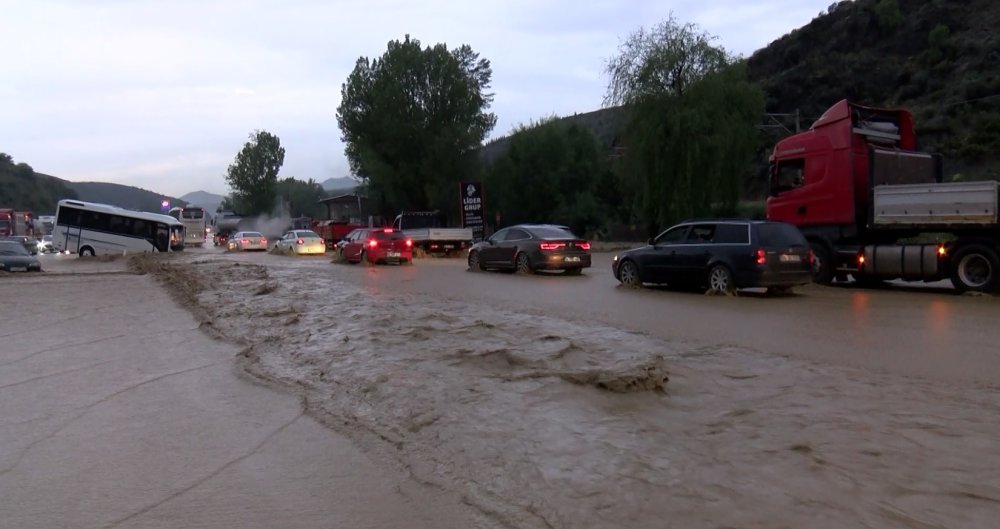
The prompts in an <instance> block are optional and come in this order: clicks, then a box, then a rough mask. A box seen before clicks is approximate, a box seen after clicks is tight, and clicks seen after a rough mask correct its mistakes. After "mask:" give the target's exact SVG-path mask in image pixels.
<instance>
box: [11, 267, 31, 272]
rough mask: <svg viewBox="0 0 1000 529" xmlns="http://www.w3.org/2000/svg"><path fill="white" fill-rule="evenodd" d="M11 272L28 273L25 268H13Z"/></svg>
mask: <svg viewBox="0 0 1000 529" xmlns="http://www.w3.org/2000/svg"><path fill="white" fill-rule="evenodd" d="M10 271H11V272H27V271H28V269H27V268H26V267H24V266H12V267H10Z"/></svg>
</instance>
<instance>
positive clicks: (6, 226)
mask: <svg viewBox="0 0 1000 529" xmlns="http://www.w3.org/2000/svg"><path fill="white" fill-rule="evenodd" d="M14 233H15V232H14V210H13V209H9V208H3V209H0V237H7V236H9V235H14Z"/></svg>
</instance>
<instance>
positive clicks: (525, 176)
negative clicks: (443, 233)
mask: <svg viewBox="0 0 1000 529" xmlns="http://www.w3.org/2000/svg"><path fill="white" fill-rule="evenodd" d="M609 178H611V175H610V170H609V167H608V161H607V155H606V153H605V150H604V148H603V147H602V146H601V144H600V143H599V142H598V140H597V138H596V136H594V133H593V131H591V130H590V129H588V128H586V127H583V126H581V125H578V124H575V123H574V124H567V123H565V122H560V121H555V120H547V121H543V122H541V123H537V124H534V125H531V126H527V127H520V128H519V129H518V130H517V131H515V133H514V134H513V135H512V136H511V137H510V139H509V142H508V145H507V148H506V150H505V151H504V152H503V153H502V154H500V155H499V156H498V157H497V159H496V160H494V161H493V163H492V164H491V165H490V167H489V168H488V169H487V171H486V187H485V195H486V196H487V201H486V203H487V218H488V219H493V218H495V216H496V213H497V212H499V213H500V219H501V220H500V225H501V226H509V225H511V224H517V223H520V222H555V223H559V224H565V225H568V226H570V227H571V228H573V229H574V231H576V232H577V233H580V234H584V233H589V232H592V231H593V230H594V229H595V228H597V227H599V226H601V225H602V224H603V223H604V221H605V220H606V219H607V215H608V211H609V209H611V207H613V204H609V203H608V201H609V200H610V201H613V200H614V196H615V195H614V193H613V190H610V189H606V188H602V186H606V184H607V180H608V179H609ZM609 191H611V192H610V193H609Z"/></svg>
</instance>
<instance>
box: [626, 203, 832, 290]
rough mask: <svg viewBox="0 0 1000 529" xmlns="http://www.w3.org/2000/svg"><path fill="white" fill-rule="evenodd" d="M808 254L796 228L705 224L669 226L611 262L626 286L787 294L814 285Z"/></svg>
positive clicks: (747, 223)
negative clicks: (762, 290)
mask: <svg viewBox="0 0 1000 529" xmlns="http://www.w3.org/2000/svg"><path fill="white" fill-rule="evenodd" d="M812 259H813V256H812V251H811V250H810V249H809V242H808V241H806V239H805V237H804V236H803V235H802V233H801V232H799V230H798V229H796V228H795V226H792V225H790V224H785V223H780V222H769V221H753V220H741V219H732V220H730V219H706V220H697V221H689V222H684V223H681V224H678V225H676V226H672V227H670V228H668V229H667V230H666V231H664V232H663V233H661V234H659V235H658V236H656V237H655V238H653V239H650V240H649V242H648V244H647V245H646V246H643V247H641V248H635V249H632V250H627V251H624V252H621V253H620V254H618V255H616V256H615V257H614V258H613V259H612V261H611V271H612V273H614V276H615V279H617V280H618V281H620V282H621V283H622V284H623V285H625V286H630V287H640V286H642V285H643V284H645V283H656V284H667V285H670V286H678V287H695V288H697V287H705V288H708V289H709V290H717V291H720V292H725V293H731V292H734V291H735V290H737V289H741V288H754V287H767V288H768V289H769V290H770V291H776V292H787V291H789V290H791V288H792V287H795V286H798V285H804V284H806V283H809V282H810V281H811V280H812Z"/></svg>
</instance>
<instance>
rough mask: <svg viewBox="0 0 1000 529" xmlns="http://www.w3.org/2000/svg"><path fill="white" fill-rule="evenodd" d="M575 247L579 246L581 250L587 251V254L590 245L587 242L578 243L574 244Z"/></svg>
mask: <svg viewBox="0 0 1000 529" xmlns="http://www.w3.org/2000/svg"><path fill="white" fill-rule="evenodd" d="M576 245H577V246H579V247H580V249H581V250H587V251H588V252H589V251H590V243H589V242H578V243H576Z"/></svg>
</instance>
